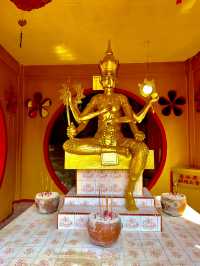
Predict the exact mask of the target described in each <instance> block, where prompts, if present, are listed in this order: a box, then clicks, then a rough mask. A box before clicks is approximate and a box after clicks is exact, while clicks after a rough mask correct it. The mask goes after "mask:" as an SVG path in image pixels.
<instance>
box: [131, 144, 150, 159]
mask: <svg viewBox="0 0 200 266" xmlns="http://www.w3.org/2000/svg"><path fill="white" fill-rule="evenodd" d="M131 150H132V152H133V155H134V156H135V155H137V154H143V155H148V152H149V149H148V147H147V145H146V144H145V143H143V142H138V143H134V145H133V146H132V149H131Z"/></svg>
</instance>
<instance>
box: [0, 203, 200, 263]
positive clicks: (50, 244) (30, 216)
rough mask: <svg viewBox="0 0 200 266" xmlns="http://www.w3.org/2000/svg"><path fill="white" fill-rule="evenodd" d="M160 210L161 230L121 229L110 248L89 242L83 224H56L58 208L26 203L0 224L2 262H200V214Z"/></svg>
mask: <svg viewBox="0 0 200 266" xmlns="http://www.w3.org/2000/svg"><path fill="white" fill-rule="evenodd" d="M189 211H190V212H189V218H190V219H191V220H192V221H189V220H187V219H184V218H183V217H179V218H175V217H170V216H166V215H163V232H162V233H160V232H156V233H155V232H142V233H141V232H127V231H123V232H122V233H121V235H120V238H119V240H118V242H117V243H116V244H115V245H113V246H112V247H110V248H102V247H98V246H94V245H93V244H91V242H90V240H89V237H88V234H87V231H85V230H64V231H62V230H57V229H56V225H57V214H56V213H54V214H49V215H45V214H43V215H42V214H39V213H38V212H37V210H36V208H35V206H32V207H30V208H29V209H28V210H26V211H25V212H24V213H23V214H21V215H20V216H19V217H17V218H16V219H15V220H14V221H12V222H11V223H10V224H9V225H7V226H6V227H4V228H3V229H2V230H0V265H1V266H3V265H7V266H50V265H52V266H53V265H54V266H136V265H137V266H140V265H141V266H147V265H148V266H150V265H152V266H159V265H163V266H168V265H173V266H175V265H177V266H178V265H183V266H186V265H187V266H190V265H195V266H197V265H198V266H200V215H198V214H195V216H193V212H192V210H189Z"/></svg>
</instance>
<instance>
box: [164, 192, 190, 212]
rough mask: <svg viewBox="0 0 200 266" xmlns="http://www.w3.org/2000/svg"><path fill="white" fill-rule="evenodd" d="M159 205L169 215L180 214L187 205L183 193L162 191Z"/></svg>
mask: <svg viewBox="0 0 200 266" xmlns="http://www.w3.org/2000/svg"><path fill="white" fill-rule="evenodd" d="M161 205H162V209H163V212H165V213H167V214H169V215H171V216H181V215H182V214H183V212H184V211H185V208H186V206H187V200H186V196H185V195H184V194H172V193H163V194H162V195H161Z"/></svg>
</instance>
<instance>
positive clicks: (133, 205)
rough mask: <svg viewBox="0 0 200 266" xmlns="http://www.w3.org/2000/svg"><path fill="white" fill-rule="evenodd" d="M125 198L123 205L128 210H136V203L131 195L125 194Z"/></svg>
mask: <svg viewBox="0 0 200 266" xmlns="http://www.w3.org/2000/svg"><path fill="white" fill-rule="evenodd" d="M125 199H126V203H125V207H126V209H127V210H129V211H136V210H138V208H137V206H136V203H135V200H134V198H133V196H132V195H126V196H125Z"/></svg>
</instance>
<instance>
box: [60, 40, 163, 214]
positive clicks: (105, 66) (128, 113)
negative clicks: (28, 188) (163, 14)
mask: <svg viewBox="0 0 200 266" xmlns="http://www.w3.org/2000/svg"><path fill="white" fill-rule="evenodd" d="M118 66H119V62H118V60H116V59H115V57H114V55H113V52H112V49H111V45H110V42H109V44H108V48H107V51H106V53H105V56H104V58H103V60H101V61H100V64H99V69H100V73H101V84H102V87H103V89H104V93H103V94H97V95H94V96H93V97H92V99H91V100H90V102H89V103H88V104H87V105H86V107H85V109H84V110H83V111H82V112H80V110H79V108H78V104H77V100H76V97H72V94H71V92H70V90H69V89H68V88H67V89H66V90H64V93H63V95H64V96H63V100H64V104H65V105H66V107H67V108H68V109H66V110H68V111H69V109H70V110H71V112H72V114H73V117H74V119H75V121H76V122H77V123H78V127H75V126H74V125H73V124H71V123H68V127H67V136H68V138H69V139H68V140H66V141H65V143H64V144H63V148H64V150H65V153H66V152H67V154H70V153H71V154H78V155H88V156H89V155H100V156H101V158H108V160H110V159H112V162H111V163H112V164H113V162H114V161H116V164H117V163H118V160H117V159H116V157H115V158H114V157H113V154H116V155H122V156H124V157H128V158H131V159H130V163H129V181H128V185H127V188H126V190H125V198H126V208H127V209H128V210H136V209H137V207H136V205H135V201H134V198H133V191H134V188H135V184H136V182H137V180H138V178H139V177H140V175H141V173H142V172H143V170H144V168H145V165H146V162H147V158H148V152H149V150H148V147H147V146H146V144H145V143H144V139H145V134H144V132H142V131H140V130H139V129H138V127H137V123H141V122H142V120H143V119H144V118H145V116H146V114H147V113H148V111H149V109H150V108H151V107H152V104H153V103H154V102H157V101H158V95H157V96H156V97H152V95H150V96H149V97H148V98H147V101H146V104H145V106H144V107H143V109H142V110H141V111H140V112H139V113H137V114H136V113H135V112H134V111H133V110H132V107H131V106H130V104H129V102H128V99H127V97H126V96H125V95H123V94H120V93H116V92H114V90H113V89H114V88H115V81H116V76H117V70H118ZM68 111H67V112H68ZM94 117H98V129H97V132H96V134H95V136H94V137H91V138H81V139H80V138H76V135H77V134H78V133H79V132H81V131H82V130H83V129H84V128H85V127H86V125H87V123H88V122H89V120H90V119H92V118H94ZM123 123H128V124H129V125H130V128H131V131H132V133H133V135H134V138H126V137H124V136H123V133H122V131H121V125H122V124H123ZM102 154H103V156H102ZM104 154H106V156H104ZM109 154H110V156H109ZM110 157H112V158H110ZM113 158H114V159H113ZM104 163H105V162H104ZM66 164H67V163H66Z"/></svg>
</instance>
